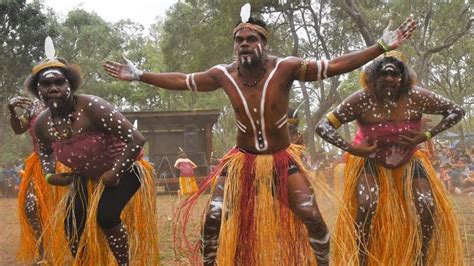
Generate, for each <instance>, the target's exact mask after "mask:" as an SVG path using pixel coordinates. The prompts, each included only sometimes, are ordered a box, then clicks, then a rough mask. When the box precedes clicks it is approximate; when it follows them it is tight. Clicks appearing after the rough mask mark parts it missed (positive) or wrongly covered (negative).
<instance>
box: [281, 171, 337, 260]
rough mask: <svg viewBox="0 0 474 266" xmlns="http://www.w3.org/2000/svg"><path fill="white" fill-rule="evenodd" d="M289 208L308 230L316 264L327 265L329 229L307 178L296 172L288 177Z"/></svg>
mask: <svg viewBox="0 0 474 266" xmlns="http://www.w3.org/2000/svg"><path fill="white" fill-rule="evenodd" d="M288 196H289V203H290V209H291V210H292V211H293V213H294V214H295V215H296V216H297V217H298V218H299V219H300V220H301V221H302V222H303V223H304V225H305V226H306V229H307V230H308V236H309V244H310V245H311V248H312V249H313V252H314V255H315V257H316V261H317V262H318V265H320V266H321V265H329V246H330V237H329V230H328V228H327V226H326V223H325V222H324V220H323V218H322V216H321V212H320V211H319V208H318V205H317V203H316V200H315V196H314V192H313V189H312V187H311V185H310V184H309V182H308V179H307V178H306V177H305V176H304V175H303V174H302V173H301V172H296V173H294V174H292V175H290V176H289V177H288Z"/></svg>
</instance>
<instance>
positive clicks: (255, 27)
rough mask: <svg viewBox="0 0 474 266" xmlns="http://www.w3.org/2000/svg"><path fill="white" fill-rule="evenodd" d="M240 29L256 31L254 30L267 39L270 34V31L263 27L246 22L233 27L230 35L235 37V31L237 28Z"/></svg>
mask: <svg viewBox="0 0 474 266" xmlns="http://www.w3.org/2000/svg"><path fill="white" fill-rule="evenodd" d="M242 29H249V30H253V31H256V32H258V33H260V34H262V36H263V37H264V38H265V40H268V37H269V36H270V33H268V31H267V30H266V29H265V28H264V27H262V26H259V25H256V24H252V23H248V22H246V23H240V24H239V25H237V27H235V28H234V31H233V32H232V35H233V36H234V37H235V35H236V34H237V32H238V31H239V30H242Z"/></svg>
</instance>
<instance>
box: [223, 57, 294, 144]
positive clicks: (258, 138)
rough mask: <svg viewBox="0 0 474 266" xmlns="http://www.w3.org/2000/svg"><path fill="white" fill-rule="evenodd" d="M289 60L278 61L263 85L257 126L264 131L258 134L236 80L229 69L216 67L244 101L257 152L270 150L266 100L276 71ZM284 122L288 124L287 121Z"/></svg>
mask: <svg viewBox="0 0 474 266" xmlns="http://www.w3.org/2000/svg"><path fill="white" fill-rule="evenodd" d="M287 59H289V57H287V58H284V59H282V60H278V61H277V64H276V66H275V68H274V69H273V70H272V72H271V73H270V75H269V76H268V78H267V79H266V80H265V84H264V85H263V91H262V98H261V99H260V121H261V122H260V123H257V124H260V125H261V127H262V130H261V131H258V132H257V128H256V126H255V121H254V120H253V118H252V115H251V113H250V109H249V107H248V103H247V100H246V99H245V97H244V95H243V93H242V90H241V89H240V87H239V86H238V85H237V83H236V82H235V80H234V79H233V78H232V76H231V75H230V74H229V72H228V71H227V69H226V68H225V67H223V66H220V65H218V66H215V67H217V68H218V69H220V70H221V71H222V72H224V74H225V75H226V77H227V78H228V79H229V80H230V81H231V82H232V84H233V85H234V87H235V89H236V90H237V92H238V94H239V96H240V99H241V100H242V104H243V105H244V109H245V113H246V115H247V118H248V119H249V121H250V124H251V125H252V130H253V132H254V139H255V148H256V149H257V151H265V150H266V149H267V148H268V140H267V136H266V134H265V99H266V94H267V89H268V84H269V83H270V80H271V79H272V77H273V75H274V74H275V72H276V70H277V69H278V66H279V65H280V63H281V62H283V61H285V60H287ZM285 118H286V116H285ZM284 120H285V119H284ZM237 122H238V124H237V125H238V126H239V122H240V121H237ZM257 122H258V121H257ZM284 122H285V123H286V120H285V121H284ZM241 124H242V123H241ZM242 125H243V124H242ZM239 129H240V130H242V129H244V130H246V128H240V127H239ZM242 131H243V130H242ZM243 132H244V133H245V132H246V131H243Z"/></svg>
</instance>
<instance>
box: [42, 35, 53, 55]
mask: <svg viewBox="0 0 474 266" xmlns="http://www.w3.org/2000/svg"><path fill="white" fill-rule="evenodd" d="M44 52H45V53H46V58H48V60H53V59H54V58H55V54H56V50H55V49H54V44H53V39H51V37H49V36H48V37H46V39H45V40H44Z"/></svg>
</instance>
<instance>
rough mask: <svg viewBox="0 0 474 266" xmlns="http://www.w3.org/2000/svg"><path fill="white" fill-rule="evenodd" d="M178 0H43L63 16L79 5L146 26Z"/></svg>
mask: <svg viewBox="0 0 474 266" xmlns="http://www.w3.org/2000/svg"><path fill="white" fill-rule="evenodd" d="M177 1H178V0H128V1H124V0H43V2H44V5H45V6H46V7H50V8H53V10H54V11H55V12H56V13H59V14H60V15H61V16H62V17H63V18H64V17H65V16H66V15H67V13H68V12H69V11H70V10H72V9H74V8H76V7H80V8H82V9H85V10H87V11H94V12H95V13H97V14H98V15H99V16H100V17H102V18H103V19H104V20H105V21H107V22H117V21H119V20H121V19H127V18H129V19H130V20H132V21H134V22H138V23H141V24H143V25H144V26H145V28H148V27H149V26H150V25H151V24H152V23H153V22H154V21H155V18H156V17H157V16H160V17H164V16H165V12H166V10H167V9H168V8H170V6H171V5H173V4H174V3H176V2H177ZM28 2H31V0H28Z"/></svg>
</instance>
